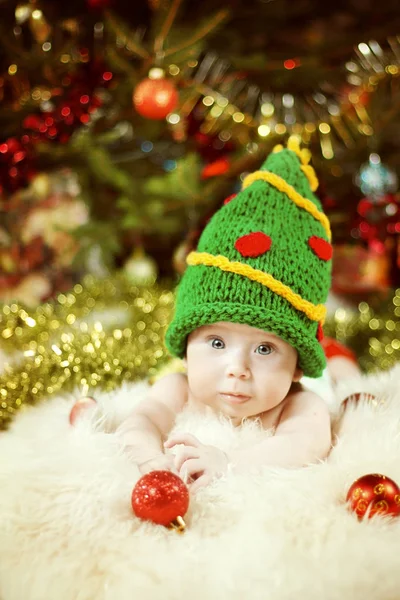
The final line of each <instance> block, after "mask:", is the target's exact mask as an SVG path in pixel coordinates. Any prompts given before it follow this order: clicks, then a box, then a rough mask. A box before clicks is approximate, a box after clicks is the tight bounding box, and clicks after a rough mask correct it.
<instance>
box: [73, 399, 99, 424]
mask: <svg viewBox="0 0 400 600" xmlns="http://www.w3.org/2000/svg"><path fill="white" fill-rule="evenodd" d="M96 408H97V402H96V400H95V399H94V398H90V397H89V396H86V397H83V398H79V400H78V401H77V402H75V404H74V406H73V407H72V408H71V412H70V413H69V422H70V424H71V425H75V424H76V422H77V421H78V420H79V419H81V418H82V417H83V416H88V415H89V412H91V411H93V410H95V409H96Z"/></svg>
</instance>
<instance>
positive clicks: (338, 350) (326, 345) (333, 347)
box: [322, 337, 358, 365]
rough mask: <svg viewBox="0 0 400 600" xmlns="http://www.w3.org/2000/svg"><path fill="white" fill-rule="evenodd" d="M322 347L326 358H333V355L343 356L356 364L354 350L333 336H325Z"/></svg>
mask: <svg viewBox="0 0 400 600" xmlns="http://www.w3.org/2000/svg"><path fill="white" fill-rule="evenodd" d="M322 348H323V350H324V352H325V356H326V358H328V359H329V358H333V357H334V356H342V357H343V358H348V359H349V360H351V361H353V362H354V363H356V364H357V365H358V360H357V356H356V355H355V354H354V352H353V351H352V350H350V348H347V346H345V345H344V344H341V343H340V342H338V341H337V340H335V339H334V338H331V337H326V338H325V339H324V340H323V342H322Z"/></svg>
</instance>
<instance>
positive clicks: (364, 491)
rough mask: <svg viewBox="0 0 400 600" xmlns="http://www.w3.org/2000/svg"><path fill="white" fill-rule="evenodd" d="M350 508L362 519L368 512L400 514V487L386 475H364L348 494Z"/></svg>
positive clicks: (370, 515) (369, 515)
mask: <svg viewBox="0 0 400 600" xmlns="http://www.w3.org/2000/svg"><path fill="white" fill-rule="evenodd" d="M346 500H347V502H349V507H350V509H351V510H352V511H353V512H355V513H356V515H357V517H358V518H359V519H362V518H363V517H364V516H365V515H366V514H367V513H368V514H367V516H368V518H371V517H372V516H373V515H376V514H380V515H392V516H397V515H399V514H400V489H399V487H398V485H397V483H395V482H394V481H393V480H392V479H390V478H389V477H386V475H380V474H376V473H375V474H371V475H363V476H362V477H359V478H358V479H356V481H355V482H354V483H353V484H352V485H351V487H350V489H349V491H348V492H347V496H346Z"/></svg>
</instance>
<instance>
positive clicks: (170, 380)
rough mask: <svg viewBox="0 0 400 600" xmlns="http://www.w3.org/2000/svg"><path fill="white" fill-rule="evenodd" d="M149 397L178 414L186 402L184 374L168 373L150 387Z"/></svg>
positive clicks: (185, 379) (186, 390)
mask: <svg viewBox="0 0 400 600" xmlns="http://www.w3.org/2000/svg"><path fill="white" fill-rule="evenodd" d="M149 396H150V397H151V398H154V399H155V400H158V401H161V402H163V403H164V404H167V405H168V406H169V407H170V408H171V409H172V410H174V412H180V411H181V410H182V409H183V407H184V405H185V404H186V402H187V397H188V385H187V377H186V375H185V373H168V375H164V376H163V377H161V378H160V379H157V381H156V382H155V383H154V384H153V385H152V386H151V388H150V393H149Z"/></svg>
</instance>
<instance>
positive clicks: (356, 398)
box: [342, 392, 376, 408]
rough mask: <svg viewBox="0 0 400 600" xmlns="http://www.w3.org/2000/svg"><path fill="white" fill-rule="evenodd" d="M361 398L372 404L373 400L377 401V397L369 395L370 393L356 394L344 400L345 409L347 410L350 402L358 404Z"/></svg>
mask: <svg viewBox="0 0 400 600" xmlns="http://www.w3.org/2000/svg"><path fill="white" fill-rule="evenodd" d="M361 397H363V398H364V400H366V401H367V402H372V401H373V400H376V396H374V395H373V394H369V393H368V392H356V393H355V394H351V395H350V396H347V398H345V399H344V400H343V402H342V406H343V408H346V406H347V404H348V402H354V403H355V404H356V403H357V402H358V401H359V400H360V398H361Z"/></svg>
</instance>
